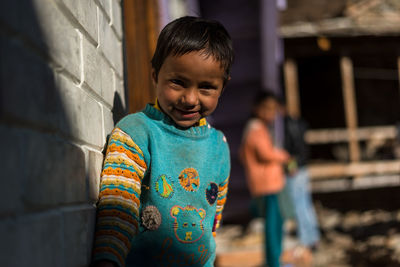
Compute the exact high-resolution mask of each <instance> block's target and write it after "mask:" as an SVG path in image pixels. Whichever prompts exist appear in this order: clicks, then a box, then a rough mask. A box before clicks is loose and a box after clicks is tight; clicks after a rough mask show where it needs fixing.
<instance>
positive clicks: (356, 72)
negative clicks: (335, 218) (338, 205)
mask: <svg viewBox="0 0 400 267" xmlns="http://www.w3.org/2000/svg"><path fill="white" fill-rule="evenodd" d="M313 1H314V0H311V1H308V2H307V3H308V4H309V3H310V2H313ZM320 1H322V2H324V3H325V4H321V7H322V6H324V7H325V9H321V10H318V7H314V6H313V5H307V4H306V2H305V1H303V0H292V1H291V2H290V3H292V4H293V8H288V9H287V10H285V11H284V12H282V14H281V25H280V29H279V31H280V34H281V36H282V37H283V39H284V43H285V57H286V59H285V62H284V64H283V73H284V82H285V93H286V94H285V95H286V102H287V112H288V113H289V114H291V115H294V116H298V115H300V113H304V114H303V117H304V116H308V118H310V116H317V117H318V116H319V117H321V116H322V117H323V119H322V120H321V119H319V120H314V125H315V124H318V123H320V124H321V122H323V123H322V124H321V125H325V126H322V127H320V126H318V127H316V128H311V129H310V130H309V131H308V132H307V133H306V135H305V140H306V142H307V143H308V144H309V145H310V146H312V147H320V148H321V147H324V149H325V150H324V151H325V152H326V151H327V149H328V150H329V149H331V150H332V149H333V148H334V147H336V148H337V147H339V146H340V147H342V148H343V149H342V150H341V151H342V152H343V151H344V152H345V153H346V154H347V156H344V157H343V156H342V155H343V153H342V154H341V156H342V157H341V158H339V159H336V160H335V158H337V157H336V156H333V157H331V158H329V159H318V158H313V161H311V163H310V165H309V169H310V174H311V176H312V179H313V181H314V182H316V181H318V183H319V182H321V183H322V182H324V181H325V182H329V183H330V184H331V187H330V188H329V186H328V191H329V190H335V187H336V189H337V188H339V187H340V188H342V189H344V187H341V186H340V184H341V185H345V187H347V189H351V188H352V185H353V186H354V185H355V184H358V185H360V184H363V182H362V180H363V179H365V181H367V180H368V181H367V182H365V184H366V185H371V186H372V185H373V184H375V185H376V184H379V185H380V186H382V185H383V186H384V185H385V181H386V182H387V184H390V185H393V186H400V155H399V154H400V153H398V152H397V153H396V152H394V156H393V155H391V156H387V157H384V156H380V157H379V156H377V154H376V153H375V152H376V151H377V150H376V149H377V148H381V147H382V145H384V144H389V146H390V145H391V146H392V148H394V147H395V146H396V147H397V151H400V140H399V136H400V133H399V125H397V126H396V122H397V123H399V122H400V108H399V107H400V54H399V53H400V50H399V48H398V47H399V46H398V44H399V42H400V23H399V22H400V13H399V11H400V2H393V1H392V2H390V3H386V2H388V1H389V0H381V1H377V0H363V1H353V2H352V3H351V4H349V3H347V2H345V1H344V0H339V1H329V0H319V1H318V3H320ZM314 2H315V3H316V2H317V1H314ZM290 3H289V7H290ZM326 5H328V6H329V8H326ZM311 6H312V7H311ZM388 6H391V7H392V8H393V9H392V10H391V9H388V8H382V7H388ZM329 12H331V13H329ZM339 13H341V14H343V16H342V17H337V16H336V15H335V14H339ZM305 18H307V19H305ZM312 60H314V61H312ZM324 60H325V61H324ZM310 62H311V63H310ZM326 62H328V63H326ZM392 62H393V63H394V62H395V64H393V63H392ZM316 64H324V65H322V66H321V67H316ZM329 64H330V65H329ZM336 64H337V66H336ZM302 68H310V69H312V68H313V69H312V70H311V71H309V72H307V71H306V72H305V71H304V69H302ZM319 68H320V69H319ZM336 69H337V70H338V74H336V73H335V71H336ZM395 69H396V70H395ZM332 71H333V72H332ZM320 73H321V74H323V75H325V76H323V78H320V77H315V76H313V75H317V76H318V75H319V74H320ZM327 73H329V74H327ZM301 75H303V76H301ZM310 77H312V78H310ZM326 79H330V80H326ZM338 79H340V83H338V82H337V80H338ZM315 80H317V81H318V82H319V83H318V84H316V85H313V83H315ZM302 82H303V84H302ZM325 82H326V84H325V85H324V84H323V83H325ZM395 82H396V84H397V85H396V84H395ZM321 83H322V84H321ZM326 85H329V86H326ZM302 86H304V87H302ZM310 86H314V87H315V88H317V89H313V90H314V91H313V90H310V88H309V87H310ZM340 86H341V88H339V87H340ZM396 86H397V89H396ZM318 89H319V90H318ZM340 89H341V90H340ZM303 90H304V91H303ZM320 90H329V92H332V91H335V93H334V94H330V96H331V97H332V96H333V97H335V99H334V100H333V99H329V100H328V99H324V100H322V99H318V97H323V93H320V92H321V91H320ZM339 90H340V91H339ZM396 90H397V92H396ZM315 93H318V94H317V95H315ZM358 94H360V96H358ZM374 94H375V95H374ZM340 95H341V97H342V100H343V102H342V103H339V102H340V101H341V100H340V98H338V96H340ZM305 97H314V99H313V100H311V101H310V100H309V99H307V98H305ZM385 97H386V102H387V103H386V102H385V101H383V102H382V100H380V101H381V102H378V101H376V99H378V98H381V99H385ZM300 100H301V101H300ZM303 101H304V102H305V103H304V104H303V106H302V105H301V104H300V102H303ZM324 101H331V102H330V103H326V104H325V105H324ZM332 101H335V103H336V104H332ZM318 102H320V104H319V103H318ZM377 103H379V104H377ZM374 104H375V106H373V105H374ZM307 105H310V107H309V106H307ZM333 107H334V109H337V110H333ZM377 107H379V109H378V108H377ZM304 108H305V109H304ZM324 108H325V111H324V112H325V113H323V114H322V110H320V109H324ZM327 108H328V111H326V109H327ZM374 108H375V109H376V112H375V110H374ZM307 109H308V111H307ZM310 109H311V110H312V111H311V112H310ZM341 109H342V110H341ZM304 111H307V112H308V113H307V114H305V112H304ZM379 112H380V113H379ZM385 112H386V113H385ZM359 113H361V114H359ZM375 113H379V114H378V115H376V114H375ZM325 116H327V117H325ZM342 116H343V119H341V118H340V117H342ZM388 117H390V118H389V119H388ZM337 118H339V119H337ZM379 118H381V121H379ZM333 119H336V121H334V122H331V121H330V120H333ZM306 120H307V117H306ZM326 126H328V127H326ZM329 126H331V127H329ZM374 149H375V150H374ZM321 151H322V150H321ZM371 151H372V152H371ZM393 151H396V149H393ZM374 153H375V154H374ZM349 178H350V180H349ZM357 178H362V179H357ZM371 179H372V180H371ZM373 180H375V182H371V181H373ZM378 180H379V182H377V181H378ZM333 181H337V182H333ZM349 181H351V182H349ZM355 181H358V182H357V183H356V182H355ZM361 187H362V186H361Z"/></svg>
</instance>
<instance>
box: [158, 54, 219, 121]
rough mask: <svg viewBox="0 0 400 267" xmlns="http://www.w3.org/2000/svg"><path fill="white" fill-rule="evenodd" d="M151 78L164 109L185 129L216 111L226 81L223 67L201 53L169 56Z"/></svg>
mask: <svg viewBox="0 0 400 267" xmlns="http://www.w3.org/2000/svg"><path fill="white" fill-rule="evenodd" d="M152 76H153V83H154V86H155V88H156V95H157V99H158V102H159V105H160V107H161V109H162V110H163V112H164V113H166V114H167V115H168V116H169V117H171V118H172V119H173V120H174V121H175V123H176V124H177V125H179V126H181V127H185V128H186V127H190V126H193V125H194V124H195V123H197V122H198V121H199V120H200V119H201V118H203V117H206V116H208V115H210V114H211V113H212V112H213V111H214V110H215V108H216V107H217V104H218V99H219V97H220V95H221V92H222V87H223V82H224V80H223V76H224V70H223V69H222V68H221V64H220V63H219V62H218V61H216V60H214V58H213V57H212V56H206V55H204V54H203V53H202V51H193V52H190V53H187V54H184V55H182V56H168V57H167V58H166V59H165V61H164V63H163V65H162V66H161V69H160V71H159V73H158V79H156V78H155V73H154V70H153V75H152Z"/></svg>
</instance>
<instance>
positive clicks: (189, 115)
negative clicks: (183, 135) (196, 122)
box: [174, 108, 200, 119]
mask: <svg viewBox="0 0 400 267" xmlns="http://www.w3.org/2000/svg"><path fill="white" fill-rule="evenodd" d="M174 110H175V111H176V112H177V113H178V114H179V115H180V116H181V117H182V118H184V119H192V118H195V117H197V116H199V115H200V112H199V111H197V110H194V111H189V110H182V109H179V108H174Z"/></svg>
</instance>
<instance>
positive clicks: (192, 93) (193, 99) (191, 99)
mask: <svg viewBox="0 0 400 267" xmlns="http://www.w3.org/2000/svg"><path fill="white" fill-rule="evenodd" d="M183 103H184V104H185V105H186V106H195V105H197V104H198V95H197V90H196V89H192V88H188V89H187V90H185V93H184V95H183Z"/></svg>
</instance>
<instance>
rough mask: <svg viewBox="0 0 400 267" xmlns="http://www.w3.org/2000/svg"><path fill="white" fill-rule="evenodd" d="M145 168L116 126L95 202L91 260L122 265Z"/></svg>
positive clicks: (140, 154)
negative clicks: (95, 215) (95, 214)
mask: <svg viewBox="0 0 400 267" xmlns="http://www.w3.org/2000/svg"><path fill="white" fill-rule="evenodd" d="M146 169H147V166H146V163H145V161H144V156H143V152H142V151H141V149H140V148H139V147H138V146H137V145H136V144H135V143H134V141H133V140H132V138H131V137H130V136H129V135H127V134H126V133H125V132H123V131H122V130H121V129H119V128H115V129H114V130H113V131H112V133H111V136H110V139H109V143H108V147H107V152H106V156H105V159H104V165H103V170H102V173H101V178H100V193H99V202H98V206H97V222H96V232H95V243H94V250H93V260H94V261H98V260H110V261H113V262H115V263H116V264H117V266H125V259H126V256H127V254H128V252H129V250H130V247H131V241H132V238H133V237H134V236H135V234H136V232H137V231H138V227H139V226H138V222H139V207H140V200H139V199H140V193H141V182H142V179H143V176H144V173H145V171H146Z"/></svg>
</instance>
